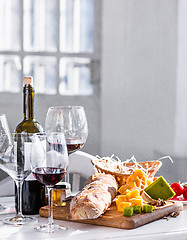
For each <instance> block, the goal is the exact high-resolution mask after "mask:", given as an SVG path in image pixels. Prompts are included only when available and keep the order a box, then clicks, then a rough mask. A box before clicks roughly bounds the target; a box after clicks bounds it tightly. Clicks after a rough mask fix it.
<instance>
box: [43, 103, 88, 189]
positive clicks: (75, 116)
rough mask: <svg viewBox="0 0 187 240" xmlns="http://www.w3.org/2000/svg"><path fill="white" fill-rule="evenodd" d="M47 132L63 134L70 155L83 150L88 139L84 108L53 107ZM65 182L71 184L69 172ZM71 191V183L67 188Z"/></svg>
mask: <svg viewBox="0 0 187 240" xmlns="http://www.w3.org/2000/svg"><path fill="white" fill-rule="evenodd" d="M45 131H46V132H53V131H56V132H63V133H64V135H65V139H66V145H67V149H68V154H69V155H70V154H71V153H73V152H75V151H77V150H79V149H81V148H82V147H83V146H84V144H85V142H86V140H87V137H88V125H87V118H86V114H85V111H84V108H83V107H82V106H53V107H50V108H49V109H48V112H47V116H46V120H45ZM64 181H65V182H68V183H69V172H67V174H66V176H65V179H64ZM66 188H67V189H68V188H69V190H70V189H71V186H70V183H69V184H68V185H67V186H66Z"/></svg>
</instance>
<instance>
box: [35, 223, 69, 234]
mask: <svg viewBox="0 0 187 240" xmlns="http://www.w3.org/2000/svg"><path fill="white" fill-rule="evenodd" d="M66 229H67V228H66V227H63V226H61V225H56V224H53V225H49V224H46V225H42V226H39V227H35V228H34V230H35V231H37V232H43V233H53V232H59V231H64V230H66Z"/></svg>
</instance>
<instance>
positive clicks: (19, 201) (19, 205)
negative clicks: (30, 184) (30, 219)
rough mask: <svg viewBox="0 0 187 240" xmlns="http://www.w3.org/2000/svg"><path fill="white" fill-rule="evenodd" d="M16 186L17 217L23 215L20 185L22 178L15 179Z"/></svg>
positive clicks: (21, 184)
mask: <svg viewBox="0 0 187 240" xmlns="http://www.w3.org/2000/svg"><path fill="white" fill-rule="evenodd" d="M16 186H17V194H18V212H17V215H16V216H17V217H24V216H23V214H22V186H23V180H18V181H16Z"/></svg>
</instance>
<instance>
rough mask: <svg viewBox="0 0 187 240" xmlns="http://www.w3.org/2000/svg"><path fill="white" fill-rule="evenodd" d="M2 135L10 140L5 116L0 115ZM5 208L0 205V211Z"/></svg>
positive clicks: (0, 133) (0, 132)
mask: <svg viewBox="0 0 187 240" xmlns="http://www.w3.org/2000/svg"><path fill="white" fill-rule="evenodd" d="M2 134H7V136H8V137H9V138H10V129H9V126H8V121H7V118H6V115H5V114H1V115H0V135H2ZM6 208H7V206H4V205H1V204H0V210H5V209H6Z"/></svg>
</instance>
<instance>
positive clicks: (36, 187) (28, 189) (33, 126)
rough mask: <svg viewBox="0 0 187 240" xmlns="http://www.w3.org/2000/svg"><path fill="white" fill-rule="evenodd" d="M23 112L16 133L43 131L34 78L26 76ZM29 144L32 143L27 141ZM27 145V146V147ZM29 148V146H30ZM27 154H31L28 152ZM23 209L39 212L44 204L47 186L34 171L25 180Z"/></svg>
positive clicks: (25, 211)
mask: <svg viewBox="0 0 187 240" xmlns="http://www.w3.org/2000/svg"><path fill="white" fill-rule="evenodd" d="M23 113H24V119H23V121H22V122H21V123H19V124H18V125H17V127H16V129H15V134H16V133H23V132H24V133H31V134H32V133H37V132H43V128H42V126H41V125H40V123H38V122H37V121H36V120H35V117H34V88H33V78H32V77H30V76H29V77H25V78H24V87H23ZM28 144H31V143H27V146H28ZM27 146H25V147H27ZM28 149H29V148H28ZM27 155H29V154H28V153H27ZM22 192H23V194H22V211H23V214H38V212H39V209H40V207H42V206H44V205H45V203H46V200H45V186H44V185H43V184H41V183H40V182H38V181H37V180H36V179H35V178H34V176H33V175H32V173H31V174H30V175H29V176H28V177H27V178H26V180H25V181H24V182H23V191H22ZM15 205H16V210H17V188H16V186H15Z"/></svg>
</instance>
